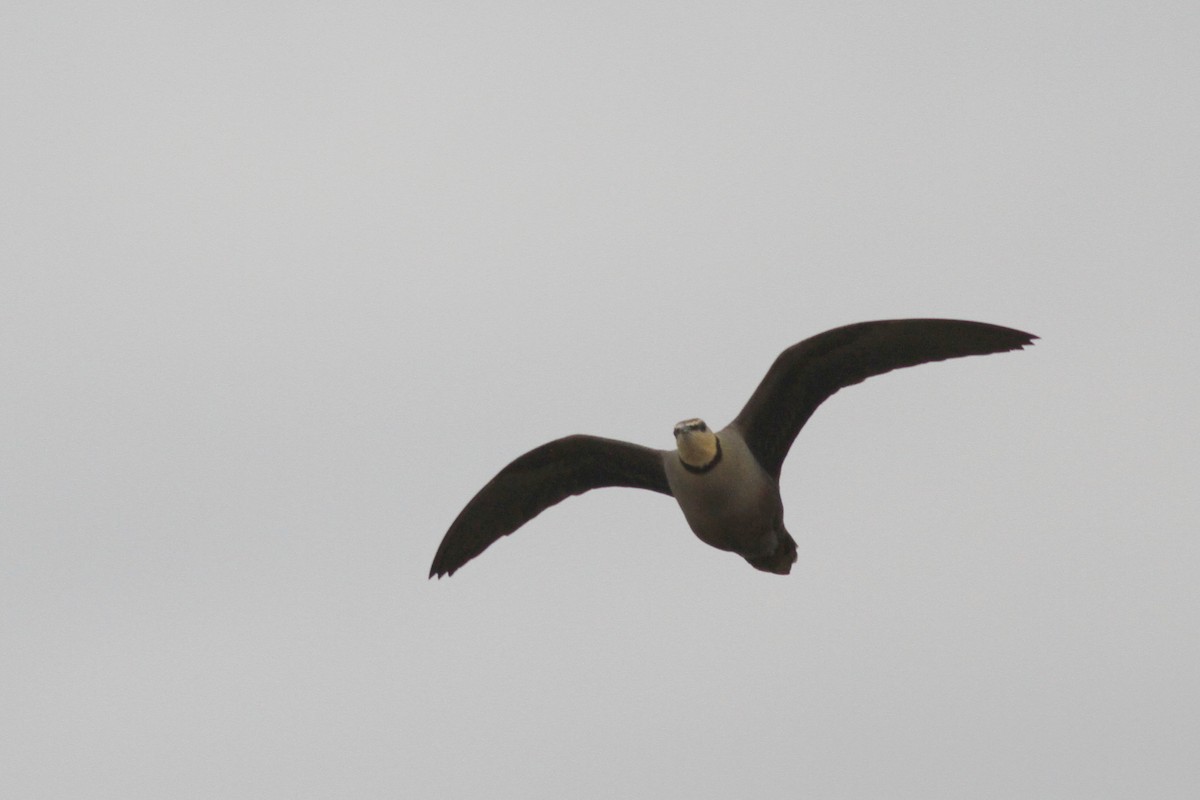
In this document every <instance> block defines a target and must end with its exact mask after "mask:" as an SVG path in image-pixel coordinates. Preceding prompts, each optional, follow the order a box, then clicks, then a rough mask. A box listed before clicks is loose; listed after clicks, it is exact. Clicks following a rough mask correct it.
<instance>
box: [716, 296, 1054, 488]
mask: <svg viewBox="0 0 1200 800" xmlns="http://www.w3.org/2000/svg"><path fill="white" fill-rule="evenodd" d="M1036 338H1037V337H1036V336H1034V335H1032V334H1029V333H1023V332H1021V331H1018V330H1013V329H1012V328H1002V327H1000V326H999V325H989V324H987V323H984V322H967V321H964V320H953V319H893V320H881V321H878V322H859V323H857V324H854V325H846V326H844V327H841V328H834V329H833V330H831V331H826V332H825V333H821V334H818V335H816V336H814V337H812V338H811V339H805V340H804V341H803V342H800V343H799V344H796V345H792V346H791V347H789V348H788V349H787V350H784V351H783V352H782V353H780V354H779V357H778V358H776V359H775V363H774V364H772V365H771V369H770V370H768V371H767V374H766V377H764V378H763V379H762V383H760V384H759V385H758V388H757V389H755V390H754V394H753V395H751V397H750V400H749V401H748V402H747V403H746V407H745V408H743V409H742V411H741V413H740V414H738V416H737V419H735V420H734V421H733V424H734V425H735V426H736V427H737V428H738V430H740V431H741V432H742V435H743V436H745V438H746V444H748V445H749V447H750V450H751V452H753V453H754V456H755V458H757V459H758V461H759V463H760V464H762V466H763V468H764V469H765V470H766V471H767V472H768V473H770V474H771V475H772V476H774V477H775V478H776V479H778V478H779V471H780V469H782V467H783V460H784V458H786V457H787V453H788V449H789V448H791V446H792V441H793V440H795V438H796V434H798V433H800V429H801V428H803V427H804V423H805V422H807V421H808V418H809V417H811V416H812V414H813V412H814V411H816V410H817V406H819V405H821V403H823V402H825V400H827V399H828V398H829V397H830V396H831V395H832V394H833V393H834V392H836V391H837V390H838V389H841V388H843V387H845V386H851V385H853V384H856V383H861V382H862V381H864V380H866V379H867V378H870V377H871V376H873V375H882V374H883V373H885V372H890V371H892V370H894V369H900V368H901V367H912V366H915V365H917V364H924V363H926V362H929V361H942V360H944V359H947V358H958V357H959V356H978V355H984V354H987V353H1000V352H1003V351H1005V350H1019V349H1020V348H1022V347H1024V346H1025V345H1028V344H1032V343H1033V340H1034V339H1036Z"/></svg>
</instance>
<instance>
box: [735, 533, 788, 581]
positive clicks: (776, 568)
mask: <svg viewBox="0 0 1200 800" xmlns="http://www.w3.org/2000/svg"><path fill="white" fill-rule="evenodd" d="M746 560H747V561H749V562H750V566H752V567H754V568H755V569H761V570H762V571H763V572H773V573H775V574H776V575H787V574H788V573H789V572H791V571H792V564H795V563H796V540H795V539H793V538H792V535H791V534H790V533H788V532H787V531H786V530H783V529H782V528H780V530H779V538H778V540H777V542H776V546H775V552H774V553H771V554H770V555H766V556H759V557H758V558H747V559H746Z"/></svg>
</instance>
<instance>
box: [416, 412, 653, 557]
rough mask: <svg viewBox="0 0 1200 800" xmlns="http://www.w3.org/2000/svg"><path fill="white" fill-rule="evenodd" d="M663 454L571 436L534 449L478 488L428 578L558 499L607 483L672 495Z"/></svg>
mask: <svg viewBox="0 0 1200 800" xmlns="http://www.w3.org/2000/svg"><path fill="white" fill-rule="evenodd" d="M662 459H663V455H662V453H661V452H660V451H658V450H651V449H650V448H649V447H642V446H641V445H636V444H630V443H629V442H620V441H617V440H615V439H603V438H600V437H599V436H583V435H577V436H567V437H565V438H562V439H555V440H554V441H553V442H547V443H546V444H544V445H542V446H541V447H535V448H534V449H533V450H530V451H529V452H528V453H526V454H525V455H523V456H521V457H520V458H518V459H517V460H515V461H513V462H512V463H511V464H509V465H508V466H507V467H505V468H504V469H502V470H500V473H499V474H498V475H497V476H496V477H494V478H492V479H491V480H490V481H488V483H487V485H486V486H484V487H483V488H482V489H480V490H479V493H478V494H476V495H475V497H473V498H471V502H469V503H467V506H466V508H464V509H463V510H462V511H461V512H460V513H459V515H458V518H457V519H455V520H454V524H453V525H451V526H450V530H449V531H447V532H446V536H445V538H444V539H442V544H441V546H440V547H438V551H437V555H435V556H434V557H433V566H432V567H430V568H429V577H431V578H432V577H433V576H434V575H437V576H438V577H439V578H440V577H441V576H443V575H453V574H454V571H455V570H457V569H458V568H459V567H461V566H462V565H463V564H465V563H467V562H468V561H470V560H471V559H472V558H474V557H475V556H477V555H479V554H480V553H482V552H483V551H484V550H486V549H487V548H488V547H489V546H490V545H491V544H492V542H494V541H496V540H497V539H499V538H500V537H501V536H507V535H508V534H510V533H512V532H513V531H515V530H516V529H517V528H519V527H521V526H522V525H524V524H525V523H526V522H528V521H529V520H531V519H533V518H534V517H536V516H537V515H538V514H540V513H542V512H543V511H545V510H546V509H547V508H549V507H550V506H552V505H554V504H555V503H559V502H562V501H563V500H565V499H567V498H568V497H570V496H571V495H573V494H583V493H584V492H586V491H588V490H589V489H599V488H600V487H602V486H629V487H632V488H635V489H650V490H652V491H655V492H662V493H663V494H667V495H669V494H671V487H670V486H668V485H667V473H666V472H665V471H664V469H663V461H662Z"/></svg>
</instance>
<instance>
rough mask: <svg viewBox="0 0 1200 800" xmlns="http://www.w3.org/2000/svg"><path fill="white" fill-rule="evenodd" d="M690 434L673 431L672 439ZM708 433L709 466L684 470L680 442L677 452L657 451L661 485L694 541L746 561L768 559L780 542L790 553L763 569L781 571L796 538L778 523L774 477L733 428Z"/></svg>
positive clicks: (780, 517) (789, 563) (779, 514)
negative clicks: (713, 455)
mask: <svg viewBox="0 0 1200 800" xmlns="http://www.w3.org/2000/svg"><path fill="white" fill-rule="evenodd" d="M694 435H696V434H682V435H680V434H677V438H683V437H688V436H694ZM710 435H711V436H712V437H713V439H714V440H715V441H716V442H718V443H719V447H720V449H719V450H717V452H719V453H720V458H719V459H717V460H716V463H713V464H712V465H711V467H710V468H709V469H704V468H703V467H702V466H700V467H693V468H692V469H688V464H687V462H686V461H685V460H684V459H683V458H680V455H679V454H680V453H681V452H684V451H686V449H687V448H686V445H685V444H683V443H681V445H682V446H681V447H680V448H679V451H671V450H667V451H664V452H663V467H664V468H665V470H666V473H667V484H668V485H669V486H670V487H671V494H673V495H674V496H675V499H676V500H677V501H678V502H679V508H680V510H681V511H683V516H684V519H686V520H687V523H688V525H689V526H690V527H691V529H692V532H693V533H695V534H696V536H697V537H698V538H699V539H700V541H702V542H704V543H705V544H709V545H712V546H713V547H715V548H717V549H718V550H728V551H729V552H732V553H738V554H739V555H741V556H743V557H744V558H745V559H746V560H747V561H750V562H751V563H755V562H756V561H757V562H764V561H771V559H772V558H773V556H775V554H776V553H777V552H778V551H779V548H780V544H781V543H785V549H787V548H786V546H787V544H790V550H791V552H790V555H791V556H792V558H790V559H788V560H787V563H786V567H785V566H784V565H777V566H776V567H775V568H774V569H769V570H767V571H769V572H778V571H780V570H782V572H783V573H786V572H787V571H788V570H790V569H791V566H792V562H793V561H794V556H795V553H796V543H795V541H793V540H792V537H791V536H790V535H789V534H788V532H787V530H786V529H784V527H783V499H782V498H781V497H780V496H779V483H778V481H775V480H773V479H772V478H771V476H770V475H768V474H767V473H766V471H765V470H763V468H762V467H761V466H759V463H758V461H756V460H755V458H754V455H753V454H752V453H751V452H750V448H749V447H747V446H746V442H745V440H744V439H743V438H742V435H741V433H739V432H738V430H737V429H736V428H734V427H732V426H730V427H727V428H725V429H724V430H722V431H720V432H718V433H716V434H710ZM756 566H757V565H756ZM760 568H761V567H760Z"/></svg>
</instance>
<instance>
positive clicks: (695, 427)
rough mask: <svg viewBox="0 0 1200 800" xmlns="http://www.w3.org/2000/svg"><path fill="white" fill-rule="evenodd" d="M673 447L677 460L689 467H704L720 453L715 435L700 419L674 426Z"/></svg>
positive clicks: (688, 420) (685, 421)
mask: <svg viewBox="0 0 1200 800" xmlns="http://www.w3.org/2000/svg"><path fill="white" fill-rule="evenodd" d="M675 447H676V449H677V450H679V460H680V461H682V462H683V463H684V464H687V465H688V466H689V467H698V468H699V467H706V466H708V465H709V464H711V463H713V460H714V459H715V458H717V455H718V454H719V453H720V445H718V443H717V435H716V434H715V433H713V432H712V431H710V430H709V429H708V425H706V424H705V423H704V420H702V419H685V420H684V421H683V422H680V423H677V424H676V425H675Z"/></svg>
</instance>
